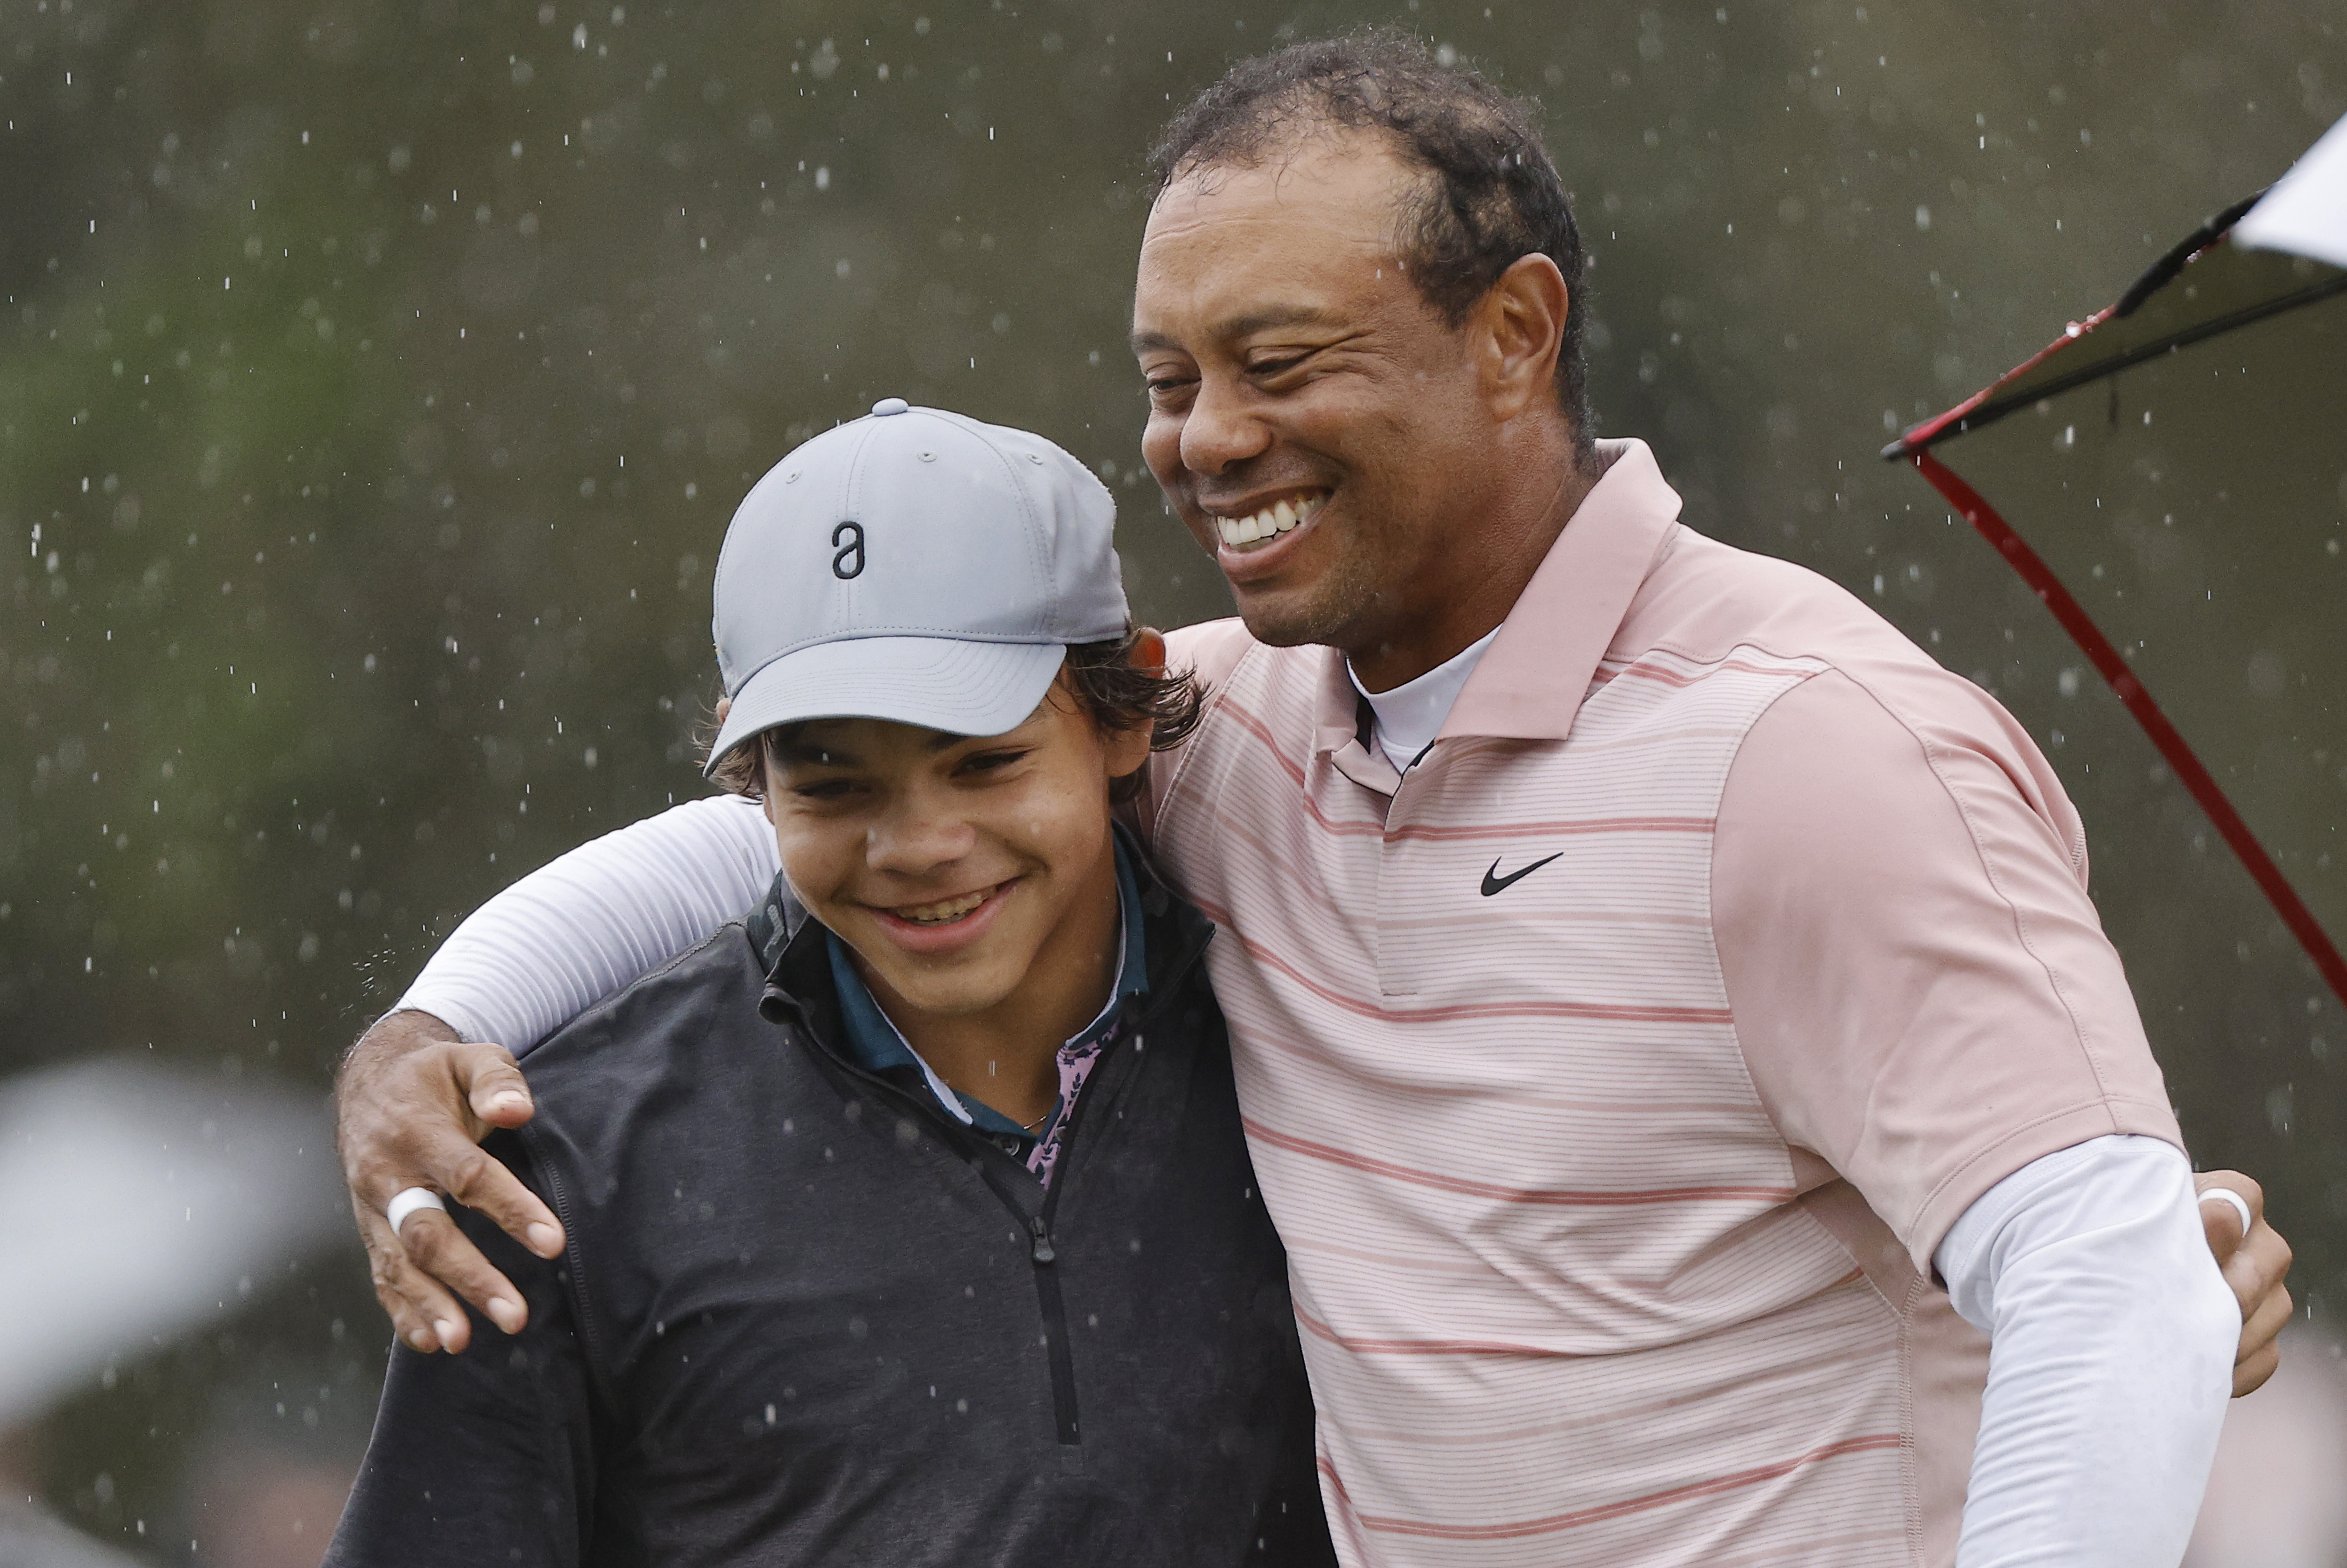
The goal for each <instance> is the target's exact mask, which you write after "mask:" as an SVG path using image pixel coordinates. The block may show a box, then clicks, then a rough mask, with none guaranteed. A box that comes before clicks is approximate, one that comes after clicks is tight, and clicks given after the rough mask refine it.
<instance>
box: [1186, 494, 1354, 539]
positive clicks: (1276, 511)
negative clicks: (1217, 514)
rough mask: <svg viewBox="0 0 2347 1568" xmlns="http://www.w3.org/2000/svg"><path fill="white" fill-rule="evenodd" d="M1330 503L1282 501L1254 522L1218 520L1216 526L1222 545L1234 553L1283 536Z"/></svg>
mask: <svg viewBox="0 0 2347 1568" xmlns="http://www.w3.org/2000/svg"><path fill="white" fill-rule="evenodd" d="M1327 499H1328V497H1326V496H1312V497H1307V498H1306V499H1304V500H1301V501H1296V500H1281V501H1277V502H1275V503H1273V504H1272V505H1271V506H1268V507H1265V508H1264V509H1263V510H1261V511H1259V512H1257V513H1255V515H1254V516H1253V517H1251V518H1215V519H1214V524H1215V527H1216V528H1218V529H1220V531H1221V533H1222V536H1223V543H1225V544H1226V545H1228V546H1230V547H1232V548H1234V549H1235V548H1238V547H1239V546H1240V545H1251V544H1253V543H1255V541H1256V540H1257V539H1267V538H1273V537H1274V536H1276V535H1279V534H1284V533H1286V532H1287V531H1288V530H1289V529H1290V528H1294V527H1296V524H1298V523H1304V522H1309V521H1310V520H1311V518H1312V514H1313V513H1315V512H1317V511H1318V510H1319V509H1320V507H1321V506H1322V505H1323V504H1324V503H1325V502H1326V501H1327Z"/></svg>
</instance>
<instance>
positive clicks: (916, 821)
mask: <svg viewBox="0 0 2347 1568" xmlns="http://www.w3.org/2000/svg"><path fill="white" fill-rule="evenodd" d="M977 841H978V833H977V830H976V829H974V828H972V827H971V826H970V825H969V823H967V822H964V821H962V820H960V819H958V818H955V817H938V816H921V815H911V814H901V813H892V814H891V815H888V816H887V818H885V819H884V820H882V821H881V822H879V823H877V824H876V825H873V826H872V827H871V828H869V829H868V830H866V834H865V837H864V861H865V864H866V865H867V866H870V867H872V869H873V870H875V871H892V872H896V873H897V874H898V875H900V876H921V875H924V874H926V873H928V872H931V871H934V870H936V869H937V868H938V866H947V865H950V864H951V863H952V862H954V861H957V860H959V859H960V858H961V857H962V856H965V855H968V854H969V851H970V847H971V845H974V844H976V843H977Z"/></svg>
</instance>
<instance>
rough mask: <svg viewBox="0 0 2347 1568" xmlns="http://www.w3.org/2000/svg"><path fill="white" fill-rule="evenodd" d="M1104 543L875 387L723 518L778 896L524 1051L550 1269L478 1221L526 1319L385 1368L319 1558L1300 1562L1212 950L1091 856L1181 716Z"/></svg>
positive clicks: (1114, 849) (739, 760) (1313, 1546)
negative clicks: (556, 1232)
mask: <svg viewBox="0 0 2347 1568" xmlns="http://www.w3.org/2000/svg"><path fill="white" fill-rule="evenodd" d="M1113 521H1114V507H1113V505H1112V502H1111V501H1110V499H1109V497H1108V494H1107V492H1106V491H1105V489H1103V488H1102V487H1101V485H1100V484H1099V483H1098V482H1097V481H1096V480H1094V479H1093V478H1092V476H1091V475H1090V474H1088V473H1086V472H1085V471H1084V470H1083V468H1082V467H1081V466H1080V465H1078V464H1077V463H1076V462H1075V461H1074V460H1073V459H1072V458H1071V457H1070V456H1068V455H1067V454H1065V453H1064V452H1061V450H1060V449H1059V448H1057V447H1056V446H1051V444H1050V443H1048V442H1046V441H1043V440H1041V439H1040V438H1039V437H1036V436H1028V435H1024V434H1021V433H1019V432H1015V431H1010V430H1004V429H1000V428H998V427H994V426H989V425H981V424H979V423H978V422H976V421H973V420H969V419H965V418H962V417H960V416H958V415H950V414H945V413H941V412H938V411H935V410H929V409H909V408H907V405H905V404H904V403H903V402H902V401H901V400H899V399H893V398H892V399H888V400H887V401H885V402H883V403H882V404H880V405H877V406H876V408H875V410H874V415H873V417H871V418H869V419H864V420H858V421H856V422H855V423H853V424H850V425H844V426H841V427H839V428H837V429H835V430H833V431H831V432H829V433H827V434H825V435H824V436H818V437H816V438H815V440H814V441H811V442H809V443H807V444H806V445H805V446H802V447H800V448H799V449H798V450H797V451H795V452H794V453H793V454H792V455H791V456H788V457H787V458H785V459H784V462H783V463H782V464H781V465H780V466H777V467H776V468H775V469H774V471H773V472H771V473H769V474H768V475H767V476H766V477H765V478H764V480H763V481H762V482H761V483H760V484H759V486H758V487H756V488H755V489H754V490H753V491H752V493H751V495H750V497H749V498H748V499H747V500H745V501H744V502H743V506H742V508H741V510H740V511H739V512H738V513H737V514H736V516H735V518H734V520H733V527H732V528H731V530H730V532H729V534H728V536H727V539H726V543H725V548H724V551H723V556H722V557H721V559H720V561H719V566H718V574H717V586H716V600H717V610H716V635H717V642H718V649H719V658H720V663H721V665H722V667H723V671H724V675H725V682H726V688H727V691H728V692H730V693H731V697H732V702H731V706H730V710H729V712H728V713H727V715H726V717H725V719H724V723H723V727H722V729H721V731H720V733H719V734H718V736H717V739H716V741H715V743H713V744H712V748H711V763H710V771H711V772H712V774H713V775H714V776H716V777H718V778H720V779H721V780H723V781H725V782H727V783H728V784H730V785H731V786H732V787H733V788H735V789H737V790H739V791H742V792H743V793H747V794H754V795H757V796H760V797H762V798H763V799H764V807H765V813H766V815H767V818H768V820H769V821H770V823H771V824H772V825H773V827H774V835H775V842H776V845H777V847H778V849H779V851H780V856H781V863H782V866H783V876H781V877H780V878H778V879H777V880H776V882H775V884H774V889H773V891H772V893H771V894H770V896H769V897H768V898H767V899H766V901H765V902H764V905H763V906H762V907H760V908H759V909H757V910H756V911H753V914H752V915H751V916H750V917H749V918H748V920H747V921H746V922H744V923H743V924H737V925H733V926H730V927H726V928H725V929H723V931H721V932H719V933H718V935H717V936H716V937H714V938H712V939H711V940H710V941H708V942H706V943H704V944H702V946H701V947H699V948H696V949H694V950H693V951H692V952H691V953H689V954H687V955H685V956H684V957H682V958H680V959H678V960H677V961H676V962H675V963H673V964H671V965H670V966H669V967H667V968H664V969H662V970H661V971H659V972H657V973H655V974H652V975H651V976H648V977H647V978H646V979H643V980H641V981H640V982H639V983H637V984H636V985H635V986H633V987H631V988H630V989H628V990H627V991H625V992H623V993H622V994H621V995H620V996H618V997H617V998H615V999H612V1000H611V1001H610V1002H609V1003H607V1004H605V1005H603V1006H601V1007H600V1008H598V1009H594V1010H592V1011H590V1012H589V1013H588V1014H586V1015H585V1016H584V1017H582V1018H580V1019H579V1020H577V1021H576V1022H574V1023H572V1024H571V1025H570V1026H569V1027H568V1028H567V1029H565V1030H562V1031H561V1032H560V1033H559V1034H558V1035H556V1036H555V1037H554V1038H553V1039H551V1040H548V1041H547V1042H546V1043H545V1044H544V1045H543V1046H541V1047H540V1048H539V1049H538V1051H537V1052H536V1053H535V1054H534V1055H533V1056H532V1057H531V1059H530V1064H529V1080H530V1085H531V1089H532V1091H533V1092H534V1094H535V1095H536V1097H537V1102H538V1115H537V1117H536V1118H535V1119H534V1120H533V1122H531V1123H530V1125H529V1126H528V1128H527V1129H525V1130H523V1131H522V1132H520V1133H519V1134H518V1136H517V1135H515V1134H499V1135H498V1136H497V1138H496V1139H494V1140H493V1141H492V1142H491V1144H490V1147H491V1148H492V1149H493V1150H494V1151H495V1152H496V1153H497V1154H498V1156H499V1157H500V1158H501V1159H503V1160H505V1161H506V1162H507V1163H508V1164H510V1165H511V1166H513V1167H514V1168H515V1169H516V1170H517V1171H518V1173H521V1174H522V1175H523V1176H524V1177H525V1179H526V1180H528V1182H529V1184H531V1185H532V1187H533V1188H534V1189H535V1190H536V1191H537V1192H538V1193H539V1194H541V1195H542V1196H543V1197H545V1198H546V1200H547V1201H548V1203H549V1204H551V1205H552V1206H553V1208H554V1209H555V1212H556V1213H557V1214H559V1216H560V1218H561V1220H562V1223H563V1225H564V1227H565V1230H566V1232H567V1243H568V1245H567V1247H566V1249H565V1251H564V1253H563V1255H562V1256H561V1257H560V1258H559V1259H558V1260H556V1261H554V1262H546V1261H542V1260H539V1259H538V1258H535V1257H533V1256H531V1255H528V1254H527V1253H525V1252H523V1251H522V1250H521V1249H519V1248H518V1247H516V1246H514V1245H512V1244H511V1243H509V1242H507V1241H505V1240H504V1239H503V1238H502V1236H500V1235H498V1234H497V1231H496V1230H495V1227H493V1226H491V1225H487V1224H486V1223H484V1222H481V1221H479V1220H477V1219H476V1218H474V1217H471V1216H467V1218H466V1221H465V1225H466V1230H467V1231H468V1233H469V1234H470V1235H472V1236H473V1238H474V1239H475V1240H476V1241H477V1242H478V1243H480V1244H481V1245H484V1246H487V1247H489V1248H490V1249H491V1250H492V1252H493V1255H495V1256H496V1257H497V1260H498V1263H499V1265H500V1266H502V1267H503V1268H504V1269H505V1270H506V1271H507V1276H508V1277H510V1278H511V1279H512V1280H513V1281H514V1283H515V1284H516V1285H517V1286H518V1287H519V1288H520V1290H521V1291H522V1293H523V1294H524V1296H525V1298H526V1300H527V1302H528V1325H527V1327H525V1328H523V1330H522V1331H521V1332H520V1333H519V1334H518V1336H516V1337H514V1338H512V1339H511V1340H509V1341H507V1342H505V1343H503V1344H489V1343H485V1344H483V1345H481V1346H480V1347H479V1348H478V1349H477V1353H476V1354H474V1355H471V1356H468V1357H464V1358H449V1357H432V1356H425V1355H419V1354H416V1353H415V1352H414V1351H412V1350H409V1349H406V1348H402V1349H401V1350H399V1351H398V1352H397V1353H396V1354H395V1359H394V1362H393V1367H392V1370H391V1375H390V1379H389V1382H388V1385H387V1387H386V1389H385V1391H384V1404H383V1409H382V1413H381V1415H380V1417H379V1419H378V1424H377V1429H376V1433H375V1438H374V1444H373V1447H372V1449H371V1450H370V1452H369V1455H368V1459H367V1463H366V1467H365V1469H364V1471H363V1472H362V1475H361V1478H360V1481H359V1483H358V1486H357V1489H356V1491H355V1492H354V1495H353V1498H352V1501H351V1504H350V1507H349V1510H348V1512H346V1513H345V1515H344V1517H343V1523H342V1526H341V1529H340V1530H339V1532H337V1535H336V1537H335V1541H334V1543H333V1550H332V1552H331V1553H330V1554H329V1558H328V1561H329V1562H330V1563H340V1564H359V1563H400V1564H412V1563H429V1562H456V1561H463V1562H478V1563H524V1564H531V1565H536V1564H547V1565H555V1564H560V1565H564V1568H569V1565H574V1564H583V1563H622V1562H627V1563H633V1562H642V1561H659V1562H662V1563H702V1562H712V1563H714V1562H728V1563H733V1562H760V1563H764V1562H776V1563H780V1562H792V1563H801V1562H831V1563H884V1562H885V1563H891V1564H897V1563H939V1564H947V1563H950V1564H956V1565H962V1564H970V1563H1046V1562H1071V1563H1075V1562H1081V1563H1105V1562H1114V1563H1120V1564H1141V1563H1166V1564H1176V1563H1178V1564H1183V1565H1184V1568H1187V1565H1191V1564H1199V1563H1240V1562H1271V1563H1320V1562H1325V1561H1328V1560H1329V1559H1330V1548H1329V1545H1328V1542H1327V1527H1326V1524H1325V1522H1324V1516H1323V1513H1322V1510H1321V1507H1320V1503H1319V1499H1318V1492H1317V1478H1316V1476H1315V1473H1314V1469H1313V1456H1312V1425H1311V1423H1312V1416H1311V1404H1310V1399H1309V1396H1308V1394H1307V1389H1306V1387H1305V1382H1304V1373H1303V1364H1302V1359H1301V1354H1300V1351H1299V1349H1298V1348H1297V1344H1296V1333H1295V1328H1294V1326H1293V1318H1292V1315H1291V1308H1290V1306H1289V1302H1288V1296H1287V1288H1286V1264H1285V1259H1284V1255H1283V1254H1282V1253H1281V1250H1280V1246H1279V1243H1278V1240H1277V1238H1276V1235H1274V1233H1273V1231H1272V1228H1271V1225H1270V1222H1269V1220H1268V1219H1267V1218H1266V1215H1265V1214H1264V1211H1263V1206H1262V1204H1261V1201H1260V1199H1259V1197H1258V1195H1257V1193H1256V1188H1255V1178H1254V1173H1253V1171H1252V1169H1251V1167H1250V1165H1249V1163H1248V1158H1247V1153H1246V1148H1245V1142H1244V1137H1243V1133H1242V1131H1241V1127H1240V1122H1239V1115H1238V1110H1237V1105H1236V1102H1235V1095H1234V1092H1233V1089H1232V1083H1231V1070H1230V1061H1229V1055H1228V1047H1227V1042H1226V1040H1225V1034H1224V1030H1223V1026H1222V1022H1221V1019H1220V1015H1219V1014H1218V1012H1217V1011H1216V1010H1215V1008H1214V1002H1213V999H1212V996H1211V994H1210V992H1209V991H1208V989H1207V986H1206V981H1205V979H1204V971H1203V968H1201V967H1200V964H1199V958H1200V955H1201V953H1202V952H1203V950H1204V947H1205V944H1206V940H1207V938H1209V937H1210V936H1211V935H1212V927H1209V926H1208V925H1207V924H1206V922H1205V921H1204V918H1203V917H1200V916H1199V915H1198V914H1197V913H1196V912H1195V911H1194V910H1193V909H1191V908H1189V907H1187V906H1185V905H1183V904H1181V903H1180V902H1179V901H1177V900H1175V899H1174V898H1173V897H1172V896H1171V895H1169V894H1168V893H1167V892H1166V891H1165V890H1164V889H1163V887H1162V886H1159V885H1158V884H1157V882H1156V881H1155V879H1154V878H1153V876H1152V875H1151V874H1150V872H1149V870H1148V867H1147V866H1146V865H1145V864H1144V863H1143V861H1142V859H1141V857H1140V856H1139V854H1138V852H1137V850H1136V849H1134V848H1133V846H1132V845H1130V844H1129V843H1128V842H1125V841H1123V840H1121V839H1120V838H1119V836H1118V835H1117V833H1116V831H1115V830H1114V829H1113V828H1112V825H1111V820H1110V806H1111V795H1112V793H1113V792H1115V791H1117V790H1118V788H1119V786H1120V785H1122V784H1126V783H1129V782H1131V781H1135V780H1137V778H1138V775H1139V772H1140V770H1141V768H1142V766H1143V764H1144V763H1145V762H1146V760H1147V758H1148V755H1149V753H1150V751H1151V749H1152V747H1153V745H1170V744H1173V743H1175V742H1177V741H1178V740H1179V739H1180V738H1181V737H1182V735H1183V734H1184V733H1185V732H1186V729H1187V727H1188V726H1189V724H1190V723H1193V722H1194V718H1195V714H1196V710H1197V693H1196V692H1195V690H1194V688H1193V687H1192V686H1191V685H1190V684H1189V683H1188V682H1186V680H1183V679H1167V678H1165V677H1164V676H1163V674H1162V673H1161V670H1162V660H1163V648H1162V643H1160V642H1159V641H1158V640H1157V639H1156V638H1155V636H1154V634H1151V633H1140V634H1135V633H1133V632H1131V631H1130V630H1129V623H1128V621H1127V619H1126V612H1125V605H1124V597H1123V591H1122V586H1121V584H1120V581H1119V578H1118V572H1117V565H1116V558H1115V555H1114V553H1113V551H1112V548H1111V542H1110V541H1111V532H1112V525H1113ZM403 1196H405V1194H403ZM422 1201H423V1202H425V1203H426V1204H431V1205H432V1206H437V1204H436V1200H435V1199H434V1198H433V1196H432V1195H431V1194H424V1196H423V1199H422ZM415 1202H416V1200H414V1199H410V1200H409V1202H408V1203H407V1204H405V1205H404V1208H405V1211H406V1212H412V1210H413V1207H414V1206H415ZM403 1217H404V1214H403Z"/></svg>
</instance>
